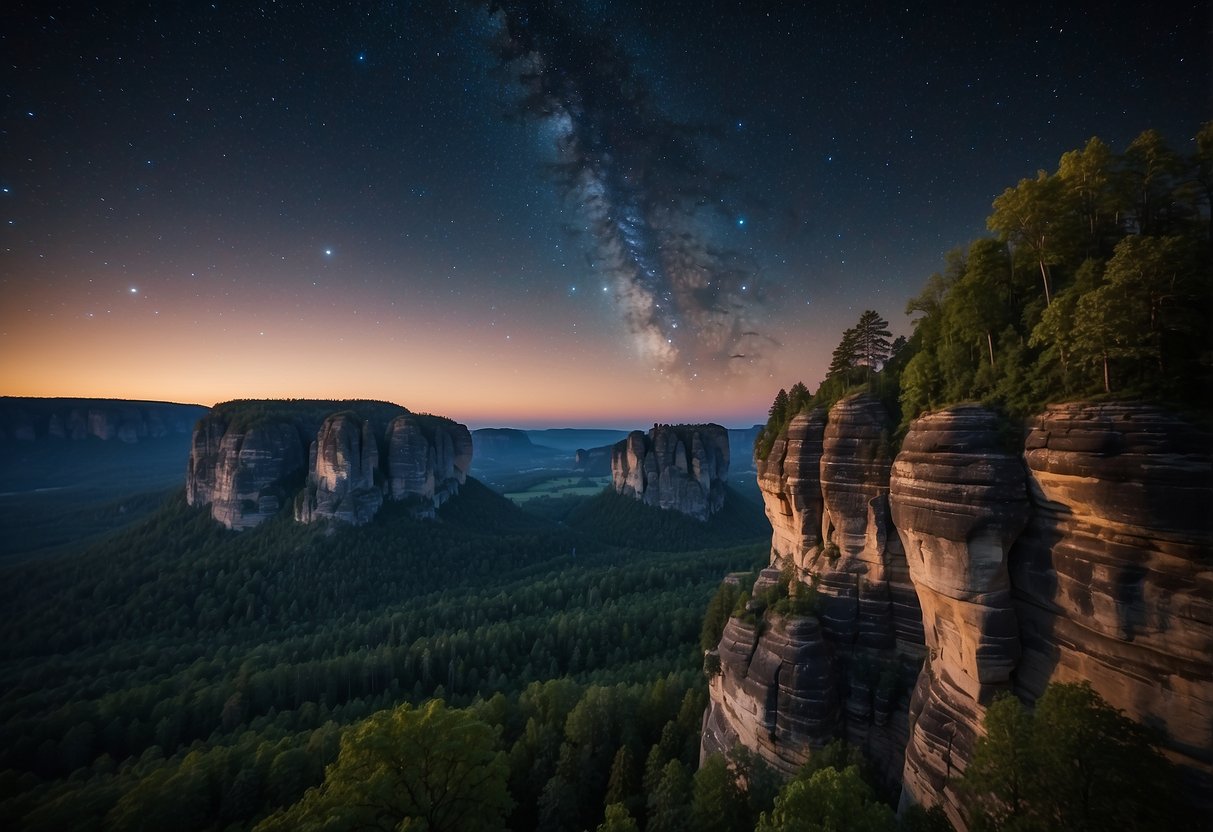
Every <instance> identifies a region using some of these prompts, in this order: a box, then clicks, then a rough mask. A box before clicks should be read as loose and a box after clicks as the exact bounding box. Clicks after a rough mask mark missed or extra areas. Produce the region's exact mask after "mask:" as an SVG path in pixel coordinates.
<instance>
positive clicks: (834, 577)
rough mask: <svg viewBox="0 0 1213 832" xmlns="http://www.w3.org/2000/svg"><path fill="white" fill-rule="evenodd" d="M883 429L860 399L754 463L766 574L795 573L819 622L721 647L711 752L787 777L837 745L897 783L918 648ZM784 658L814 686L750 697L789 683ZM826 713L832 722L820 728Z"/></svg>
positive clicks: (807, 418)
mask: <svg viewBox="0 0 1213 832" xmlns="http://www.w3.org/2000/svg"><path fill="white" fill-rule="evenodd" d="M891 429H892V423H891V420H890V419H889V417H888V416H887V414H886V413H885V411H884V408H883V406H882V405H881V404H880V402H879V401H878V400H877V399H876V398H874V397H872V396H868V395H865V394H860V395H855V396H851V397H848V398H846V399H843V400H842V401H840V402H839V403H838V404H836V405H835V406H834V407H833V408H832V409H831V410H830V412H829V414H828V416H827V414H826V413H824V412H822V411H820V410H817V411H813V412H811V413H803V414H800V415H799V416H797V417H795V418H794V419H793V420H792V422H791V424H790V425H789V426H788V429H787V430H786V431H785V432H784V434H782V435H781V436H780V437H778V438H777V439H776V441H775V443H774V445H773V447H772V448H771V452H770V453H769V454H768V456H767V457H766V459H761V458H758V459H756V460H755V466H756V468H757V471H758V484H759V488H760V490H761V492H762V496H763V503H764V506H765V508H766V512H767V517H768V518H769V519H770V521H771V526H772V528H773V534H772V542H771V563H772V565H773V567H774V573H775V574H777V573H778V572H779V570H780V569H785V568H786V569H791V570H793V574H794V577H795V578H796V579H797V580H798V581H799V582H800V583H801V584H804V585H806V586H808V585H812V586H815V587H816V595H817V607H818V610H817V614H816V616H815V620H814V624H813V626H808V625H806V624H797V625H796V626H794V627H789V626H787V625H786V623H785V624H778V625H777V624H776V619H777V618H778V616H772V615H771V614H767V617H766V619H764V621H763V622H761V623H760V624H759V625H758V626H757V629H756V633H757V635H756V636H755V639H754V643H753V647H752V649H751V650H750V651H749V652H748V653H747V652H746V651H744V650H739V649H738V648H737V646H736V644H740V643H742V642H736V643H735V645H734V646H733V647H730V648H729V649H728V650H726V648H725V645H724V644H723V643H722V645H721V649H720V655H719V658H720V666H721V673H720V675H719V676H717V677H714V678H713V679H712V680H711V684H710V692H711V702H710V704H709V710H708V714H707V717H706V720H705V727H707V728H709V730H708V731H705V737H704V746H703V749H704V752H705V753H711V752H713V751H722V750H727V748H728V747H729V746H730V745H731V743H732V742H733V741H737V740H740V741H741V742H743V743H744V744H745V745H747V746H749V747H751V748H752V749H753V750H755V751H757V752H758V753H759V754H760V756H762V757H763V758H764V759H765V760H766V761H767V762H768V763H770V764H771V765H773V766H775V767H776V768H777V769H779V770H781V771H784V772H785V773H789V774H790V773H791V772H793V771H794V770H795V768H796V767H798V766H799V765H800V764H802V763H803V761H804V760H805V759H806V758H807V757H806V755H807V754H808V752H809V749H811V748H819V747H821V746H823V745H826V744H827V743H829V742H831V741H832V740H834V739H837V738H844V739H846V740H847V741H848V742H851V743H853V744H855V745H858V746H859V747H861V748H864V749H865V750H867V752H868V753H869V756H870V757H871V758H872V759H873V760H874V762H876V764H877V766H878V768H879V769H880V770H881V771H882V773H883V774H884V776H885V777H886V779H888V780H889V781H891V782H893V781H896V779H897V778H898V777H899V776H900V773H901V768H902V754H903V750H904V748H905V745H906V741H907V738H908V734H909V721H908V712H909V690H910V689H911V687H912V685H913V681H914V679H915V677H916V674H917V671H918V665H919V664H920V662H921V660H922V655H923V647H922V643H923V636H922V626H921V616H920V614H919V610H918V604H917V598H916V596H915V594H914V591H913V587H912V586H911V584H910V580H909V571H908V569H907V567H906V562H905V555H904V552H903V551H902V548H901V544H900V542H899V540H898V539H897V535H896V534H895V533H894V531H893V528H892V525H891V523H890V520H889V511H888V482H889V468H890V462H891V459H890V454H889V434H890V432H891ZM770 580H771V575H770V574H768V575H767V577H766V578H765V579H762V580H760V582H759V583H758V584H756V587H755V596H757V595H758V594H759V592H760V590H761V589H762V588H763V586H764V585H765V584H768V583H769V582H770ZM767 640H773V641H772V643H771V644H769V645H767V644H765V643H764V642H765V641H767ZM791 655H803V656H806V657H810V660H811V662H812V663H813V666H812V667H806V668H796V669H795V671H794V673H795V675H796V676H797V677H798V678H799V679H802V680H803V679H812V680H814V681H813V688H812V692H811V693H808V692H805V693H802V694H801V695H784V696H782V697H771V696H767V697H766V698H764V699H756V698H755V696H756V695H757V692H759V691H762V690H764V689H778V688H779V685H780V680H781V679H784V678H785V677H786V676H787V674H789V673H792V672H793V671H792V670H791V668H792V666H793V664H794V662H792V661H791V660H790V659H781V661H779V662H774V661H771V660H770V659H769V656H783V657H787V656H791ZM785 666H786V667H787V668H788V669H786V670H785ZM796 684H798V685H799V684H801V682H797V683H796ZM831 709H833V713H834V714H835V716H834V717H833V718H826V716H825V715H826V714H828V713H830V712H831ZM756 714H757V715H761V719H760V720H759V721H760V722H761V723H762V725H761V728H756V727H755V725H754V719H755V715H756Z"/></svg>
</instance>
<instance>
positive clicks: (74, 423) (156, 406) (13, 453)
mask: <svg viewBox="0 0 1213 832" xmlns="http://www.w3.org/2000/svg"><path fill="white" fill-rule="evenodd" d="M206 412H207V409H206V408H205V407H202V406H200V405H192V404H172V403H168V402H136V401H124V400H121V399H31V398H14V397H11V396H9V397H3V398H0V437H2V438H0V559H3V558H12V557H17V556H28V555H32V554H35V553H44V552H48V551H51V550H53V549H55V548H56V547H61V546H66V545H69V544H73V543H79V542H81V541H83V540H87V539H91V538H94V537H96V536H98V535H100V534H103V533H105V532H109V531H113V530H115V529H118V528H121V527H123V526H126V525H128V524H129V523H131V522H133V521H135V520H138V519H139V518H141V517H144V516H146V515H147V514H148V513H149V512H151V511H153V510H155V509H156V508H157V507H159V506H160V505H161V504H162V503H163V501H164V499H165V498H166V497H167V495H168V494H169V493H170V492H171V491H173V490H175V489H177V488H179V487H180V486H181V482H182V480H183V478H184V476H185V469H186V461H187V460H188V458H189V444H190V431H191V430H192V429H193V426H194V423H195V422H196V421H197V420H198V419H199V418H200V417H201V416H202V415H204V414H205V413H206Z"/></svg>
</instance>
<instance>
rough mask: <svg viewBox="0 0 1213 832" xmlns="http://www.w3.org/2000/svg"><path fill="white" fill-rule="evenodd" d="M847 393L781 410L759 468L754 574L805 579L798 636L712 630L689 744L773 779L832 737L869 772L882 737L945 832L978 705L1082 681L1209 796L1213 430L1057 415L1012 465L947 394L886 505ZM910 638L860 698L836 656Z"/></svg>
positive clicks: (1160, 416) (1138, 409) (984, 415)
mask: <svg viewBox="0 0 1213 832" xmlns="http://www.w3.org/2000/svg"><path fill="white" fill-rule="evenodd" d="M865 399H866V397H863V396H858V397H852V398H850V399H844V400H843V401H841V402H839V403H838V405H836V406H835V407H834V408H833V409H832V410H831V411H830V413H829V414H828V418H826V419H823V416H822V414H821V413H819V412H817V413H809V414H801V415H800V416H797V417H796V418H795V419H793V420H792V422H791V424H790V425H789V426H788V428H787V430H786V431H785V432H784V433H783V434H782V435H781V436H779V437H778V438H777V439H776V440H775V442H774V444H773V446H772V448H771V451H770V454H769V455H768V456H767V458H766V459H765V460H763V459H760V460H757V467H758V472H759V486H760V488H761V490H762V493H763V498H764V502H765V504H766V508H767V515H768V517H770V519H771V523H772V526H773V527H774V534H773V537H772V553H771V558H772V565H773V567H780V566H781V567H783V568H784V569H788V568H790V567H795V570H796V572H795V575H796V576H797V577H799V578H800V580H802V581H807V582H810V583H813V582H815V583H816V585H817V591H818V595H819V604H818V609H817V612H816V616H815V623H816V624H817V625H819V626H816V627H815V626H814V623H813V622H810V623H809V624H799V623H797V626H795V627H791V626H789V625H788V622H787V621H786V620H785V619H784V618H781V617H780V616H778V615H775V614H773V612H772V611H768V612H766V614H765V616H764V617H761V618H753V620H750V619H749V618H745V617H743V618H740V619H734V620H732V621H730V622H729V625H728V627H727V628H726V630H725V637H724V638H723V639H722V640H721V643H720V645H719V647H718V649H717V650H716V651H714V653H710V654H709V656H708V659H709V661H708V666H709V667H712V666H713V665H714V664H715V663H716V661H718V663H719V672H718V673H716V674H714V675H713V677H712V679H711V682H710V684H709V692H710V704H709V709H708V712H707V714H706V715H705V720H704V727H705V732H704V745H703V750H704V752H705V753H707V752H711V751H715V750H726V749H727V748H728V747H730V745H731V744H732V743H733V742H741V743H743V744H745V745H746V746H748V747H750V748H751V749H753V750H754V751H756V752H757V753H758V754H760V755H761V756H762V757H763V758H764V759H766V760H767V761H768V762H770V763H771V764H772V765H775V766H776V767H777V768H779V769H780V770H782V771H784V772H790V771H791V770H793V769H794V768H795V766H796V765H797V764H798V761H800V760H803V759H804V758H805V755H806V754H811V752H812V749H814V748H817V747H819V746H820V745H822V744H824V742H825V741H827V740H828V738H831V737H834V736H841V737H845V738H847V739H848V740H849V741H851V742H855V743H857V744H859V745H860V746H861V747H863V748H865V750H866V751H867V753H868V755H869V757H872V758H873V760H874V762H876V763H877V764H878V765H883V766H884V767H885V770H886V771H888V765H889V761H890V760H891V759H892V758H893V750H894V748H895V745H896V742H897V740H898V738H900V741H901V742H902V744H903V746H904V748H905V750H904V770H903V777H902V781H903V801H904V802H918V803H924V804H928V805H931V804H935V803H941V804H942V806H943V808H944V810H945V811H946V812H947V814H948V816H949V818H950V819H951V821H952V822H953V823H954V824H955V825H956V826H957V827H958V828H960V829H964V828H965V827H966V826H967V819H966V818H965V817H964V816H963V814H962V813H961V810H960V806H961V804H960V800H959V798H958V795H957V793H956V791H955V779H956V778H958V777H959V776H960V775H961V774H963V772H964V770H965V768H966V766H967V765H968V762H969V760H970V759H971V755H972V752H973V747H974V744H975V742H976V740H977V738H978V737H979V736H980V732H981V730H982V728H981V722H982V719H983V718H984V715H985V711H986V707H987V705H988V704H989V702H990V701H991V699H992V697H993V696H994V695H995V694H996V693H998V692H999V691H1013V692H1015V693H1016V694H1018V695H1019V696H1020V697H1021V698H1023V699H1025V700H1026V701H1028V702H1031V701H1033V700H1035V699H1036V698H1038V697H1039V696H1040V695H1041V694H1042V693H1043V692H1044V690H1045V687H1046V686H1047V685H1048V684H1049V683H1050V682H1072V681H1088V682H1090V684H1091V685H1092V687H1093V688H1094V689H1095V690H1096V691H1097V692H1098V693H1099V694H1100V695H1101V696H1102V697H1103V698H1104V699H1105V700H1106V701H1107V702H1108V703H1109V704H1111V705H1112V706H1113V707H1116V708H1119V709H1121V710H1123V711H1125V712H1126V713H1127V714H1128V715H1129V716H1131V717H1133V718H1134V719H1136V720H1138V721H1140V722H1143V723H1145V724H1147V725H1150V726H1153V727H1155V728H1157V729H1158V730H1159V732H1160V736H1161V741H1162V744H1163V747H1164V750H1166V752H1167V753H1168V754H1169V756H1170V757H1171V758H1172V759H1173V760H1174V761H1176V762H1177V763H1179V764H1180V765H1181V766H1182V767H1183V770H1184V772H1185V774H1186V776H1187V778H1188V780H1189V781H1190V782H1189V790H1188V791H1189V793H1190V794H1193V795H1198V796H1199V795H1209V794H1213V662H1211V661H1210V656H1211V655H1213V514H1211V513H1210V507H1211V506H1213V456H1211V452H1213V437H1210V436H1209V435H1208V434H1206V433H1201V432H1199V431H1197V430H1196V429H1194V428H1192V427H1191V426H1189V425H1186V424H1184V423H1183V422H1182V421H1180V420H1179V419H1177V418H1175V417H1174V416H1171V415H1169V414H1167V413H1166V412H1164V411H1162V410H1160V409H1159V408H1156V407H1152V406H1149V405H1143V404H1067V405H1055V406H1051V407H1049V409H1048V410H1047V411H1046V412H1045V413H1044V414H1043V415H1041V416H1039V417H1037V418H1036V419H1035V420H1033V421H1032V422H1031V424H1030V426H1029V427H1030V429H1029V431H1028V433H1027V436H1026V439H1025V440H1024V446H1023V447H1024V450H1023V452H1022V455H1021V452H1020V449H1019V448H1017V447H1012V446H1011V445H1010V444H1008V442H1007V439H1006V436H1005V433H1004V432H1003V431H1002V430H1001V429H1000V426H999V423H998V419H997V417H996V416H995V415H994V414H993V413H991V412H989V411H987V410H985V409H983V408H981V407H978V406H974V405H958V406H955V407H952V408H949V409H947V410H944V411H941V412H938V413H933V414H928V415H926V416H923V417H922V418H920V419H918V420H916V421H915V422H914V423H913V425H911V427H910V430H909V432H908V433H907V435H906V437H905V439H904V441H903V443H902V447H901V451H900V453H899V454H898V455H897V458H896V460H895V461H894V462H893V464H892V469H891V476H890V477H889V480H888V493H889V496H888V498H887V500H886V498H885V492H884V491H883V489H882V487H881V484H882V478H883V477H884V476H885V475H886V474H885V472H887V471H888V463H887V461H886V460H887V457H885V456H882V450H881V449H882V447H883V444H882V443H883V433H884V430H885V429H886V428H884V427H882V426H881V422H880V412H879V411H878V410H877V409H876V407H875V406H874V404H875V403H874V402H873V401H872V400H870V399H866V400H865ZM814 460H817V469H816V470H817V474H816V476H814ZM894 530H895V531H896V535H891V534H889V533H890V532H891V531H894ZM903 552H904V555H903V554H902V553H903ZM907 574H908V577H909V579H912V585H911V584H909V583H907V581H906V576H907ZM776 575H778V572H777V571H776V570H775V569H774V568H772V569H768V570H767V571H766V572H765V573H764V574H763V576H762V577H761V578H760V580H759V583H758V584H756V585H755V587H756V589H755V597H758V595H759V591H760V588H764V587H767V586H770V585H771V584H772V582H773V581H774V580H775V577H774V576H776ZM911 586H912V589H913V592H914V596H915V597H916V598H917V603H914V602H912V601H911V600H910V599H909V598H907V597H905V595H904V593H905V591H906V590H907V589H909V588H910V587H911ZM750 609H751V610H752V611H758V612H761V609H760V608H759V607H756V606H755V604H754V602H751V607H750ZM772 609H775V608H772ZM919 609H921V618H920V623H919V624H918V625H915V624H914V623H913V619H914V617H915V615H916V614H917V613H918V610H919ZM795 620H796V621H797V622H799V619H795ZM923 648H925V650H926V654H927V658H926V661H925V662H924V663H923V666H922V670H921V673H920V674H919V675H918V677H917V683H916V685H915V686H914V691H913V696H912V698H911V699H910V702H909V706H908V712H907V711H906V710H904V709H905V703H904V701H903V699H901V698H898V697H897V695H896V693H894V694H893V695H892V697H890V696H889V695H888V694H887V685H882V684H880V683H877V685H876V688H877V690H876V694H875V695H873V696H868V694H869V693H870V685H871V673H870V672H869V673H868V674H867V677H866V678H867V680H868V681H867V682H866V683H865V681H864V673H863V672H857V671H856V668H857V667H860V666H862V665H864V664H865V663H866V664H868V666H870V665H871V664H872V663H873V662H880V661H882V660H883V661H885V662H888V661H889V660H890V659H893V660H896V661H899V662H900V664H899V665H894V666H895V667H897V666H899V667H905V666H906V665H907V664H908V663H909V662H912V661H913V659H914V657H915V655H921V652H919V651H921V650H922V649H923ZM884 666H885V668H886V670H887V668H888V667H889V665H888V664H886V665H884ZM792 678H795V679H796V680H797V681H795V682H793V681H790V680H791V679H792ZM865 685H867V687H866V688H865ZM857 690H858V691H859V694H858V695H857ZM882 690H885V691H886V693H885V695H882V693H881V692H882ZM896 690H897V687H896V686H894V691H896ZM793 691H797V692H798V693H795V694H793ZM865 703H871V704H872V714H873V716H872V718H871V719H870V720H868V719H866V718H865V713H864V708H863V706H864V704H865ZM903 715H904V716H905V717H906V718H905V720H904V721H900V720H901V718H902V716H903ZM882 721H883V724H882ZM901 725H904V726H905V729H904V731H902V729H901V727H900V726H901ZM865 726H866V734H865V732H864V731H863V730H861V729H863V728H864V727H865ZM890 726H892V727H890ZM1206 802H1207V798H1206Z"/></svg>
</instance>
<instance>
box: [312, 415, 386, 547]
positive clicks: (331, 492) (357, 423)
mask: <svg viewBox="0 0 1213 832" xmlns="http://www.w3.org/2000/svg"><path fill="white" fill-rule="evenodd" d="M309 457H310V458H309V466H308V468H309V473H308V479H307V486H306V488H305V490H304V493H303V496H302V499H300V500H299V501H298V502H297V504H296V509H295V519H296V520H299V521H300V522H303V523H310V522H312V521H314V520H319V519H320V518H323V517H327V518H332V519H334V520H340V521H342V522H345V523H351V524H353V525H362V524H364V523H367V522H369V521H370V520H371V518H373V517H374V516H375V513H376V512H377V511H379V507H380V506H381V505H383V488H382V486H381V485H380V482H379V443H378V442H376V441H375V433H374V429H373V428H372V426H371V423H370V422H369V421H362V420H360V419H358V417H357V416H356V415H355V414H352V413H337V414H334V415H332V416H329V417H328V418H327V419H325V420H324V424H323V425H321V426H320V432H319V433H318V434H317V435H316V441H315V442H313V443H312V447H311V451H310V453H309Z"/></svg>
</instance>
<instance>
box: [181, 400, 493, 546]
mask: <svg viewBox="0 0 1213 832" xmlns="http://www.w3.org/2000/svg"><path fill="white" fill-rule="evenodd" d="M305 449H306V450H305ZM471 460H472V440H471V434H470V433H469V432H468V430H467V428H466V427H465V426H463V425H460V424H457V423H455V422H453V421H451V420H449V419H444V418H441V417H437V416H422V415H417V414H412V413H409V412H408V411H406V410H405V409H404V408H402V407H399V406H398V405H391V404H387V403H384V402H313V401H309V402H232V403H228V404H225V405H219V406H217V407H216V408H215V409H214V410H213V411H212V412H211V413H210V414H209V415H208V416H207V417H206V418H204V419H201V420H200V421H199V422H198V425H197V426H196V428H195V430H194V436H193V441H192V448H191V452H190V459H189V469H188V474H187V478H186V498H187V500H188V502H189V503H190V505H209V506H210V507H211V514H212V516H213V517H214V518H215V519H216V520H218V521H219V522H221V523H223V524H224V525H225V526H227V527H228V528H231V529H245V528H251V527H253V526H256V525H258V524H259V523H261V522H263V521H265V520H266V519H268V518H270V517H272V516H273V515H275V514H277V513H278V511H279V510H280V509H281V508H282V506H284V505H286V504H288V503H291V502H292V501H293V504H294V511H295V518H296V519H297V520H298V521H300V522H304V523H310V522H314V521H317V520H322V519H332V520H338V521H342V522H346V523H354V524H361V523H366V522H368V521H369V520H370V519H371V518H372V517H374V515H375V513H376V512H377V511H378V510H379V508H380V506H381V505H382V504H383V502H384V500H385V499H390V500H408V501H410V502H412V503H413V504H414V510H415V512H416V513H418V514H421V515H424V516H432V515H433V513H434V510H435V509H436V508H437V507H438V506H440V505H441V504H442V503H443V502H444V501H445V500H446V499H447V498H448V497H450V496H451V495H453V494H455V493H457V492H458V489H459V486H460V485H462V484H463V483H464V482H465V480H466V476H467V472H468V470H469V469H470V467H471Z"/></svg>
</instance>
